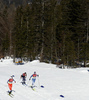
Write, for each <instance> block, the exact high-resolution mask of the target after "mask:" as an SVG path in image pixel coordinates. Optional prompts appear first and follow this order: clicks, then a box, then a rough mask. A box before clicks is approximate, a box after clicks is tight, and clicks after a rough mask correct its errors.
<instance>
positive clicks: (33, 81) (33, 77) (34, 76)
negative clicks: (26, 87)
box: [29, 72, 39, 87]
mask: <svg viewBox="0 0 89 100" xmlns="http://www.w3.org/2000/svg"><path fill="white" fill-rule="evenodd" d="M36 76H38V77H39V75H37V74H36V72H34V74H32V75H31V76H30V78H29V80H31V78H32V87H34V83H35V81H36Z"/></svg>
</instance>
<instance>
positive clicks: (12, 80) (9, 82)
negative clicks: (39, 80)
mask: <svg viewBox="0 0 89 100" xmlns="http://www.w3.org/2000/svg"><path fill="white" fill-rule="evenodd" d="M13 82H15V83H16V81H15V80H14V79H13V78H10V79H9V80H8V81H7V83H8V87H9V89H10V93H11V92H12V85H13Z"/></svg>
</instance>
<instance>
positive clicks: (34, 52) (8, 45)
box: [0, 0, 89, 66]
mask: <svg viewBox="0 0 89 100" xmlns="http://www.w3.org/2000/svg"><path fill="white" fill-rule="evenodd" d="M7 1H8V2H7ZM12 1H13V2H12ZM11 55H13V57H19V58H22V57H26V58H28V59H29V58H30V59H31V60H34V59H38V58H39V59H40V61H44V62H49V61H50V62H52V63H55V62H56V61H58V60H59V59H60V60H61V61H62V63H63V64H66V65H69V66H74V65H75V63H76V62H81V61H83V62H84V66H86V62H87V61H88V60H89V0H60V2H58V0H0V57H3V56H11Z"/></svg>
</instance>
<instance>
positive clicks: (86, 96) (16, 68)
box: [0, 59, 89, 100]
mask: <svg viewBox="0 0 89 100" xmlns="http://www.w3.org/2000/svg"><path fill="white" fill-rule="evenodd" d="M87 70H89V68H77V69H59V68H56V65H53V64H46V63H39V61H38V60H35V61H32V62H29V63H26V64H24V65H15V64H14V63H13V61H12V59H6V60H3V62H0V100H89V72H88V71H87ZM34 71H36V72H37V74H39V78H37V80H36V83H35V85H36V86H37V87H36V88H35V91H33V90H32V89H31V88H29V87H28V86H30V85H31V81H29V77H30V76H31V75H32V74H33V72H34ZM23 72H27V81H26V82H27V84H28V86H23V85H21V83H20V82H21V79H20V75H21V74H22V73H23ZM11 75H15V77H14V79H15V80H16V83H14V84H13V90H14V91H15V92H14V91H13V94H14V97H13V98H11V97H10V96H9V95H7V91H8V90H9V89H8V85H7V80H8V79H9V78H10V76H11ZM41 85H43V86H44V88H41V87H40V86H41ZM60 95H63V96H64V98H62V97H60Z"/></svg>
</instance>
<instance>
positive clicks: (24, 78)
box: [21, 72, 27, 84]
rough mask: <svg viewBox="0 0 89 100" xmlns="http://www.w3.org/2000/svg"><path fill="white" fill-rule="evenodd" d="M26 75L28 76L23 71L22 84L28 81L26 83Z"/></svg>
mask: <svg viewBox="0 0 89 100" xmlns="http://www.w3.org/2000/svg"><path fill="white" fill-rule="evenodd" d="M26 77H27V74H26V72H25V73H23V74H22V75H21V78H22V84H26V83H25V81H26Z"/></svg>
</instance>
